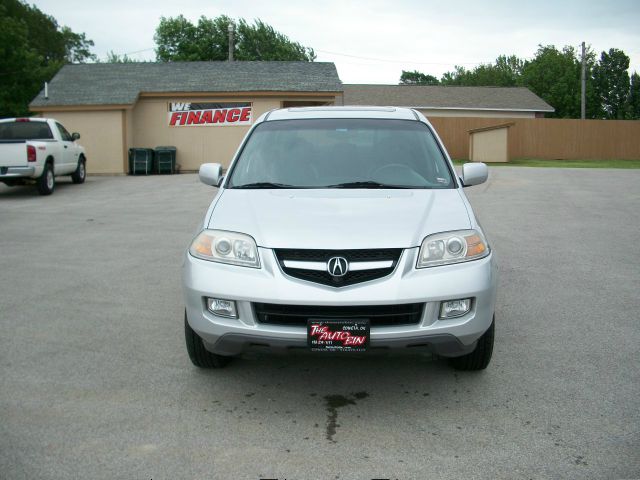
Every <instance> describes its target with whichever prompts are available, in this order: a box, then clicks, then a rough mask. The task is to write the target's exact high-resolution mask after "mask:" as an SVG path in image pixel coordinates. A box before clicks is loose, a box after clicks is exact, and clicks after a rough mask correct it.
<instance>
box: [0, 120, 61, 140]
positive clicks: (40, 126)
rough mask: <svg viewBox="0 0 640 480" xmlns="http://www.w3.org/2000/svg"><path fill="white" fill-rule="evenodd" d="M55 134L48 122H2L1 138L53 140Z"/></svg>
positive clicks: (0, 124) (0, 125) (0, 128)
mask: <svg viewBox="0 0 640 480" xmlns="http://www.w3.org/2000/svg"><path fill="white" fill-rule="evenodd" d="M52 138H53V135H52V134H51V129H50V128H49V125H47V123H46V122H3V123H0V140H51V139H52Z"/></svg>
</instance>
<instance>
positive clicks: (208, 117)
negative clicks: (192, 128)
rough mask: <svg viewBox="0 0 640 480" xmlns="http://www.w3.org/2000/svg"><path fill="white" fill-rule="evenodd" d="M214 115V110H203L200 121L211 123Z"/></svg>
mask: <svg viewBox="0 0 640 480" xmlns="http://www.w3.org/2000/svg"><path fill="white" fill-rule="evenodd" d="M212 117H213V112H212V111H211V110H205V111H204V112H202V116H201V117H200V123H201V124H202V123H211V118H212Z"/></svg>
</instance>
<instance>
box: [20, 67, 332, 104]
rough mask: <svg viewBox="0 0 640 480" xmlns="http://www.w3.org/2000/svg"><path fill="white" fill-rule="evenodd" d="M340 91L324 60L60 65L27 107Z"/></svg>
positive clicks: (330, 69)
mask: <svg viewBox="0 0 640 480" xmlns="http://www.w3.org/2000/svg"><path fill="white" fill-rule="evenodd" d="M273 91H279V92H280V91H282V92H340V91H342V83H341V82H340V78H339V77H338V72H337V71H336V67H335V65H334V64H333V63H328V62H169V63H91V64H81V65H65V66H64V67H62V68H61V69H60V71H59V72H58V73H57V74H56V76H55V77H53V80H51V82H50V83H49V98H48V99H46V98H45V97H44V90H42V91H41V92H40V93H39V94H38V96H37V97H36V98H34V99H33V101H32V102H31V104H30V106H31V107H32V108H34V109H37V107H44V106H58V105H68V106H71V105H130V104H133V103H135V101H136V100H137V98H138V96H139V95H140V93H160V92H162V93H170V92H194V93H196V92H197V93H202V92H221V93H224V92H273Z"/></svg>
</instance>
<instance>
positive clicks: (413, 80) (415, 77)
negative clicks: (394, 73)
mask: <svg viewBox="0 0 640 480" xmlns="http://www.w3.org/2000/svg"><path fill="white" fill-rule="evenodd" d="M439 83H440V81H439V80H438V79H437V78H436V77H434V76H433V75H428V74H425V73H422V72H419V71H417V70H414V71H413V72H408V71H406V70H402V75H400V85H438V84H439Z"/></svg>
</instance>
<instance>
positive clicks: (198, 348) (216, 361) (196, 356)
mask: <svg viewBox="0 0 640 480" xmlns="http://www.w3.org/2000/svg"><path fill="white" fill-rule="evenodd" d="M184 339H185V341H186V343H187V352H189V358H190V359H191V363H193V364H194V365H195V366H196V367H199V368H222V367H224V366H226V365H227V364H228V363H229V362H230V361H231V357H225V356H224V355H216V354H215V353H211V352H209V351H208V350H207V349H205V348H204V343H202V338H200V337H199V336H198V334H197V333H196V332H194V331H193V329H192V328H191V327H190V326H189V322H188V321H187V312H185V314H184Z"/></svg>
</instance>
